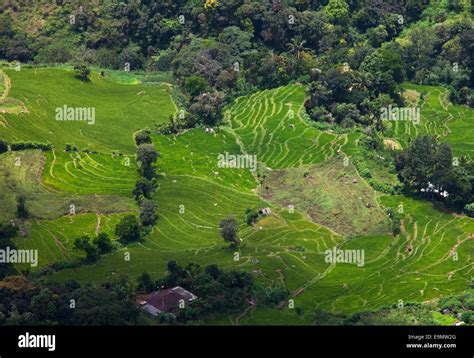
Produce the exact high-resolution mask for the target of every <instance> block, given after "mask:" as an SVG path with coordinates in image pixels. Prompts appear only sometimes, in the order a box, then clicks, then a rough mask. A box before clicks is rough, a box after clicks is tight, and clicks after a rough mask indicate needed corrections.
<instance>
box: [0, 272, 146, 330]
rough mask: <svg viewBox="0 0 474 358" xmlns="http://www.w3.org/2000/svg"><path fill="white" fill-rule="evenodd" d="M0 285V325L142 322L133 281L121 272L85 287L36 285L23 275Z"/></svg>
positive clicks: (13, 277)
mask: <svg viewBox="0 0 474 358" xmlns="http://www.w3.org/2000/svg"><path fill="white" fill-rule="evenodd" d="M2 266H4V265H2ZM0 286H1V288H0V324H2V325H14V326H18V325H20V326H23V325H30V326H31V325H72V326H84V325H95V326H109V325H122V326H123V325H136V324H143V322H142V321H140V311H139V309H138V307H137V305H136V303H135V301H134V297H133V284H132V282H131V281H130V280H129V279H128V278H127V277H126V276H124V275H122V274H118V275H116V276H115V277H114V278H113V279H112V280H109V281H107V282H104V283H102V284H100V285H86V286H81V285H80V284H79V283H78V282H76V281H67V282H64V283H54V284H44V285H41V286H39V285H37V284H35V283H33V282H31V281H30V280H29V279H28V278H27V277H25V276H10V277H8V278H5V279H4V280H3V281H2V282H1V285H0Z"/></svg>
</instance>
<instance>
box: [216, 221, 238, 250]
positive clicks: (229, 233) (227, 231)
mask: <svg viewBox="0 0 474 358" xmlns="http://www.w3.org/2000/svg"><path fill="white" fill-rule="evenodd" d="M219 228H220V231H221V236H222V238H223V239H224V241H225V242H228V243H230V246H238V245H239V244H240V239H239V236H238V230H239V223H238V222H237V220H235V218H234V217H232V216H230V217H228V218H226V219H223V220H222V221H221V222H220V223H219Z"/></svg>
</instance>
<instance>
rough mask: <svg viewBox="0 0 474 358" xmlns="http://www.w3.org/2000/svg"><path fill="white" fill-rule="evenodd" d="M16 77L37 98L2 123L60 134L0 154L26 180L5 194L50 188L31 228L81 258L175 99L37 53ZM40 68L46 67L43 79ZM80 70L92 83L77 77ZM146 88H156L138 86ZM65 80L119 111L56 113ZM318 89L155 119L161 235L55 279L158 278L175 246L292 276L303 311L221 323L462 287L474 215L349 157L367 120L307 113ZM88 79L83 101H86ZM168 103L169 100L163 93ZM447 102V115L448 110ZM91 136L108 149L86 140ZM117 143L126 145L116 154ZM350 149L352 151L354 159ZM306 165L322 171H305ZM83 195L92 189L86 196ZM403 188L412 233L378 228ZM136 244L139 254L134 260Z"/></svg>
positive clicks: (43, 260) (188, 254)
mask: <svg viewBox="0 0 474 358" xmlns="http://www.w3.org/2000/svg"><path fill="white" fill-rule="evenodd" d="M35 76H40V77H35ZM11 78H12V93H13V94H15V96H16V97H17V98H21V99H22V101H24V102H25V104H26V106H27V107H28V110H29V113H24V114H20V115H18V116H15V115H12V114H5V115H2V117H1V123H3V125H1V124H0V125H1V127H0V134H1V137H4V138H6V139H8V140H13V139H15V140H19V139H25V140H41V141H47V140H49V141H51V142H52V143H53V144H54V146H55V148H54V150H53V151H51V152H46V153H40V152H37V151H32V152H30V151H25V152H21V153H5V154H2V155H1V156H0V164H2V165H4V166H5V168H9V171H10V172H11V174H9V175H7V176H9V177H10V178H12V180H11V182H12V183H15V184H12V183H10V184H8V185H7V186H5V187H8V188H9V189H8V191H6V193H7V194H6V195H4V196H3V197H2V200H5V201H6V202H8V203H9V204H8V205H9V206H8V208H9V209H8V211H9V212H14V209H13V208H14V205H15V202H14V194H15V193H16V192H18V188H22V189H21V190H22V191H24V192H25V193H26V194H27V196H28V197H29V198H30V199H31V201H32V202H33V198H36V201H34V204H32V205H34V206H33V207H32V211H33V212H34V214H35V216H38V217H40V218H34V219H32V220H29V221H28V222H27V223H26V225H25V226H24V228H23V229H24V236H23V237H21V238H19V239H18V240H17V243H18V245H19V246H20V247H22V248H23V247H24V248H39V249H40V265H39V266H40V268H42V267H44V266H45V265H48V264H51V263H54V262H64V261H66V262H71V261H74V260H75V259H77V258H78V253H77V252H74V251H73V250H72V242H73V240H74V238H75V237H77V236H80V235H83V234H89V235H93V234H94V233H95V232H98V230H103V231H105V232H108V233H110V234H112V230H113V226H114V224H115V223H116V222H117V221H118V220H119V219H120V217H121V216H122V215H124V214H125V213H129V212H134V211H136V208H134V206H133V202H132V203H131V200H132V199H131V191H132V188H133V185H134V182H135V180H136V178H137V174H136V167H135V165H134V164H133V162H134V160H131V161H130V163H131V164H130V166H127V165H125V163H124V161H125V159H126V157H130V158H131V159H133V157H132V156H133V151H132V149H133V140H132V134H133V132H134V131H135V130H138V129H140V128H143V127H147V126H149V127H152V124H153V121H154V120H155V119H156V120H164V119H165V118H166V117H164V116H165V115H167V114H168V113H170V111H172V110H173V108H174V106H173V105H172V103H171V102H170V98H169V95H168V92H167V91H166V88H167V86H165V85H160V86H157V87H150V88H148V87H147V88H146V89H143V88H141V86H140V85H135V86H124V85H117V84H113V83H108V82H106V80H104V79H100V78H98V77H97V76H96V75H94V76H93V81H92V83H88V84H84V85H81V84H77V82H78V81H77V80H76V79H75V78H74V77H73V75H72V73H70V72H65V71H61V70H51V71H48V70H46V69H37V70H35V69H27V70H25V72H20V73H18V74H17V73H12V74H11ZM39 78H41V79H42V81H45V84H43V86H41V85H40V83H39V82H40V81H39ZM53 85H54V86H53ZM63 86H64V88H63ZM77 86H84V88H81V91H79V90H78V87H77ZM87 86H88V87H87ZM101 86H104V87H103V88H102V89H101ZM53 87H54V90H53ZM102 90H104V93H109V92H108V91H109V90H110V91H111V93H112V94H111V95H110V96H111V97H114V99H112V98H109V97H107V96H108V95H107V96H105V97H104V96H102V97H101V95H100V93H101V91H102ZM142 90H144V91H146V92H147V94H143V93H142V94H140V95H139V94H138V93H140V92H141V91H142ZM55 91H60V92H61V93H66V94H67V95H68V96H71V97H70V100H68V103H69V102H70V103H71V104H74V103H77V104H81V105H83V104H82V103H89V102H88V101H91V102H90V103H95V104H96V105H97V113H99V112H100V111H99V109H100V110H101V111H102V110H103V111H104V112H103V113H108V114H104V117H98V118H97V126H92V125H91V126H87V124H81V125H79V124H73V123H71V126H69V125H70V123H57V122H56V121H54V117H51V114H52V112H51V111H52V110H53V109H51V108H52V107H53V106H54V105H59V102H57V100H56V99H55ZM304 91H305V89H304V87H303V86H299V85H289V86H285V87H280V88H277V89H274V90H267V91H262V92H258V93H255V94H254V95H251V96H248V97H241V98H239V99H237V100H236V102H235V103H234V104H233V105H232V106H230V107H229V108H228V112H227V119H228V120H229V124H230V127H221V128H216V131H215V133H207V132H206V131H205V130H204V129H202V128H196V129H192V130H188V131H185V132H184V133H181V134H180V135H178V136H174V135H172V136H171V135H170V136H165V135H158V134H154V135H153V136H152V139H153V143H154V144H155V146H156V147H157V149H158V151H159V152H160V158H159V160H158V164H157V169H158V170H157V172H158V173H159V179H158V181H159V189H158V190H157V191H156V193H155V194H154V196H153V200H154V201H155V202H156V204H157V205H158V210H157V212H158V215H159V218H158V222H157V225H156V226H155V227H154V228H153V230H152V232H151V233H150V235H148V236H147V237H146V239H145V240H144V241H143V242H139V243H134V244H130V245H129V246H127V247H121V248H120V249H119V250H117V251H115V252H114V253H112V254H108V255H105V256H104V257H102V258H101V259H100V260H99V261H98V262H97V263H96V264H94V265H88V266H81V267H78V268H70V269H65V270H60V271H57V272H55V273H53V274H51V275H49V276H47V279H48V280H51V281H66V280H69V279H72V278H73V279H75V280H78V281H80V282H83V283H86V282H101V281H104V280H106V279H108V278H111V277H113V276H115V275H117V273H122V272H123V273H126V274H127V275H129V276H131V277H133V278H135V277H137V276H139V275H140V274H141V273H143V272H144V271H147V272H149V273H150V274H151V275H152V276H153V277H155V278H158V277H160V276H162V275H163V274H164V273H165V271H166V263H167V262H168V261H169V260H171V259H173V260H176V261H177V262H178V263H180V264H182V265H186V264H188V263H189V262H195V263H199V264H201V265H203V266H204V265H208V264H218V265H219V266H220V267H223V268H236V269H240V270H245V271H247V272H250V273H251V274H252V275H254V277H255V279H256V280H257V282H259V283H261V284H263V285H265V286H266V287H271V286H272V285H284V286H285V287H287V288H288V289H289V290H290V291H291V294H292V299H293V300H294V302H295V307H299V308H301V313H300V314H297V313H296V310H294V309H291V308H289V307H287V306H286V305H284V306H282V307H280V309H276V308H268V307H265V306H261V305H257V307H256V308H253V309H251V310H249V311H248V312H246V314H245V315H243V316H241V317H240V318H239V320H237V316H236V317H219V319H218V321H217V323H221V324H236V323H239V324H283V323H285V324H309V323H311V322H312V321H313V318H314V310H315V309H316V308H318V307H319V308H323V309H325V310H328V311H331V312H346V313H348V312H357V311H360V310H363V309H367V310H369V309H376V308H379V307H382V306H387V305H394V304H398V303H399V302H400V300H402V302H404V303H406V302H423V301H428V300H432V299H434V298H437V297H440V296H442V295H446V294H450V293H455V292H461V291H462V290H464V289H465V287H466V284H467V282H468V281H469V279H470V277H471V276H472V270H473V266H472V255H473V253H474V241H473V240H472V235H471V233H472V232H474V224H473V222H472V219H469V218H466V217H458V216H455V215H452V214H450V213H442V212H439V211H438V210H436V209H435V208H432V207H431V204H429V203H427V202H422V201H415V200H412V199H408V198H406V197H403V196H387V195H383V194H381V193H379V192H374V191H373V189H371V188H370V187H369V186H368V185H367V183H366V182H365V181H364V179H362V178H361V177H358V176H357V173H356V172H355V169H354V167H353V166H352V164H350V158H351V155H352V154H353V153H355V152H356V151H357V138H358V136H359V134H357V133H354V134H342V135H338V134H335V133H329V132H322V131H320V130H318V129H316V128H314V127H311V126H310V125H308V124H307V123H306V122H305V120H304V118H303V116H304V115H303V112H302V108H303V107H302V105H303V100H304ZM82 95H84V98H85V99H84V101H85V102H81V101H80V99H81V96H82ZM74 99H76V102H74V101H73V100H74ZM109 100H111V101H115V102H109ZM160 103H164V105H163V108H164V109H162V107H161V105H160ZM150 108H154V109H155V111H156V113H155V112H154V111H151V110H150ZM449 108H451V106H449V107H448V109H449ZM135 109H137V111H135ZM291 110H293V111H294V112H293V114H291V113H292V112H291ZM121 111H123V113H124V117H123V118H122V117H121V114H120V113H121ZM117 113H118V114H117ZM439 113H440V116H441V115H442V113H441V110H440V112H439ZM125 114H126V115H125ZM468 115H470V114H466V116H468ZM467 118H468V117H461V116H455V118H453V120H452V121H450V122H449V128H459V129H456V130H454V129H453V130H452V134H453V136H454V135H456V136H459V137H458V138H461V133H462V126H463V124H462V123H463V122H464V121H465V120H467ZM101 120H103V122H102V123H101V124H100V125H99V123H100V121H101ZM62 125H66V126H65V127H62ZM29 126H32V127H31V128H30V127H29ZM109 127H110V128H109ZM94 128H95V129H94ZM433 128H441V126H435V125H433V126H428V127H427V129H426V130H427V131H432V130H433ZM401 129H402V128H401V127H399V128H398V129H396V130H397V131H398V130H400V131H401ZM81 133H82V134H81ZM393 137H394V138H395V139H396V140H399V141H401V142H402V143H403V141H404V140H405V137H404V136H403V135H402V134H400V133H398V132H394V133H393ZM452 138H453V140H454V137H452ZM66 143H73V144H76V145H78V146H79V149H80V150H79V151H78V152H64V150H63V149H64V145H65V144H66ZM459 143H460V144H459V150H460V151H465V152H468V151H469V150H470V149H469V144H467V145H466V147H465V148H463V147H462V146H461V142H459ZM468 143H469V142H468ZM86 146H87V147H89V148H91V149H94V150H97V152H98V153H96V154H91V153H86V152H84V151H82V150H81V149H82V148H83V147H86ZM114 149H119V151H121V152H122V155H119V154H113V153H112V150H114ZM226 152H228V153H230V154H253V155H257V158H258V161H259V162H260V164H261V166H262V167H265V168H264V169H265V170H266V171H267V172H266V173H267V179H268V181H269V183H272V182H273V183H275V184H276V183H277V181H278V180H283V182H284V178H285V177H283V178H282V177H279V176H278V175H277V174H278V173H279V171H284V172H285V175H288V177H292V176H295V177H298V180H299V181H300V182H301V183H304V185H306V186H307V187H305V190H301V191H300V190H297V189H298V188H284V185H283V184H285V183H283V184H282V183H280V184H281V185H278V186H277V185H275V186H273V187H272V186H271V185H269V190H270V191H271V190H276V189H279V190H281V189H282V188H283V189H285V190H287V191H282V192H280V194H281V193H283V194H284V195H283V194H281V195H282V196H281V197H279V198H276V197H277V196H278V195H280V194H278V195H277V194H275V198H276V199H278V200H276V199H275V198H271V197H269V196H267V195H266V194H265V191H262V190H264V189H262V187H261V185H260V183H259V181H258V178H257V177H256V176H255V174H254V173H251V172H250V171H249V170H248V169H246V168H239V169H237V168H220V167H219V166H218V155H219V154H224V153H226ZM15 155H21V156H22V160H23V163H24V166H23V167H20V168H19V169H20V170H19V171H17V172H13V169H14V168H13V166H14V165H13V164H12V163H13V161H14V159H15ZM346 157H347V158H349V164H348V167H345V166H344V165H342V166H341V163H342V162H343V161H344V158H346ZM262 164H264V165H262ZM267 168H270V169H267ZM345 168H348V169H347V170H348V173H347V175H348V176H347V178H346V177H344V170H346V169H345ZM17 169H18V168H17ZM5 172H6V171H5ZM306 172H308V173H309V175H306V176H305V173H306ZM2 173H4V171H3V170H2ZM272 175H273V176H274V177H272ZM356 176H357V178H356ZM353 179H356V180H357V183H355V182H353ZM325 180H332V181H333V182H332V183H324V181H325ZM5 182H6V183H9V181H8V180H6V179H5ZM308 182H309V184H308ZM340 182H347V184H344V185H347V186H346V187H344V188H343V189H341V188H339V186H340V185H339V184H340ZM0 185H2V184H0ZM302 185H303V184H302ZM324 185H325V186H326V187H327V188H331V189H332V190H333V192H332V194H334V195H332V194H331V197H329V198H328V197H327V195H326V194H327V193H326V192H323V191H321V190H317V189H318V187H320V186H324ZM289 189H291V190H289ZM351 193H352V194H353V195H351ZM261 194H263V195H261ZM323 194H324V195H326V197H324V195H323ZM0 195H3V191H2V192H1V194H0ZM298 195H301V197H299V198H298V197H297V196H298ZM305 195H308V196H309V197H310V198H311V200H312V201H313V202H314V203H315V205H314V206H313V207H311V208H310V207H309V206H308V205H309V204H311V203H309V204H308V200H307V199H308V198H307V197H306V196H305ZM287 196H289V197H290V198H291V199H298V200H300V202H296V205H294V210H292V209H290V208H289V207H288V205H287V204H288V202H287V201H288V200H289V199H288V197H287ZM359 196H361V197H362V198H363V200H362V199H359ZM91 198H96V200H97V201H95V202H94V201H93V200H92V199H91ZM335 198H337V200H335ZM59 199H61V200H62V201H61V200H59ZM53 200H58V202H57V204H55V205H56V206H53V207H54V208H56V209H54V210H52V209H51V212H49V213H43V214H41V213H42V210H43V211H46V209H45V208H51V207H52V206H51V205H52V204H51V202H53ZM81 200H82V201H81ZM76 202H78V203H79V204H78V205H77V206H78V207H79V209H80V210H79V213H78V214H76V215H74V216H72V215H71V216H70V215H67V209H68V207H69V205H70V204H71V203H76ZM85 202H88V203H90V205H89V206H88V207H86V206H82V205H85V204H83V203H85ZM368 203H370V208H368V207H367V204H368ZM344 204H346V205H344ZM400 204H402V207H403V213H402V220H403V225H402V232H401V234H400V235H398V236H397V237H393V236H392V235H391V234H388V233H387V232H386V231H387V230H385V229H384V228H383V229H380V230H376V231H375V232H374V231H371V232H367V231H366V230H364V229H365V227H364V225H369V224H367V223H368V222H371V221H370V220H372V219H373V220H376V221H377V222H380V223H382V224H383V225H385V224H387V222H388V218H387V216H386V215H385V213H384V207H391V208H394V209H398V208H399V207H400ZM115 205H119V206H120V210H118V209H117V207H116V206H115ZM262 207H269V208H270V209H271V211H272V214H271V215H268V216H265V217H263V218H262V219H260V220H259V221H258V222H257V223H256V224H255V225H252V226H248V225H247V224H245V221H244V217H245V210H246V209H247V208H253V209H258V208H262ZM308 213H313V215H309V214H308ZM65 214H66V215H65ZM229 215H233V216H235V218H236V219H237V220H238V221H239V223H240V227H239V236H240V238H241V239H242V244H241V246H240V247H239V249H238V250H231V249H229V248H228V245H227V244H226V243H224V242H223V240H222V238H221V237H220V234H219V228H218V226H219V222H220V221H221V220H222V219H223V218H226V217H228V216H229ZM338 215H339V216H340V217H344V218H346V219H347V220H351V222H345V223H344V225H343V226H344V227H343V228H342V230H338V229H340V228H338V227H335V226H333V224H334V223H336V222H337V220H339V218H338ZM370 225H372V224H370ZM383 225H381V227H382V226H383ZM408 247H411V250H409V249H408ZM334 248H340V249H350V250H363V251H364V253H365V264H364V265H363V266H360V267H359V266H357V265H354V264H349V263H337V264H335V263H328V262H326V260H325V256H326V255H325V251H326V250H328V249H330V250H332V249H334ZM236 251H237V253H238V255H236ZM454 252H456V253H457V255H453V253H454ZM125 254H130V260H126V259H125V257H128V256H126V255H125ZM454 257H456V258H457V259H456V260H454ZM239 316H240V315H239ZM237 321H238V322H237ZM213 323H215V322H213Z"/></svg>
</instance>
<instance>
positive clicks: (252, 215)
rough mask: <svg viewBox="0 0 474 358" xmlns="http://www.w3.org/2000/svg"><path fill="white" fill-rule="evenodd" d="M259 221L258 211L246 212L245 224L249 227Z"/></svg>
mask: <svg viewBox="0 0 474 358" xmlns="http://www.w3.org/2000/svg"><path fill="white" fill-rule="evenodd" d="M257 221H258V211H257V210H255V209H250V208H249V209H247V210H245V222H246V223H247V225H252V224H255V223H256V222H257Z"/></svg>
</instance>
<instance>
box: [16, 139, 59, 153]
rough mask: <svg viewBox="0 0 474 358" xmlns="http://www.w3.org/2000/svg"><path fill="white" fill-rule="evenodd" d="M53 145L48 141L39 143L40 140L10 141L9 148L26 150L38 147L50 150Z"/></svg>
mask: <svg viewBox="0 0 474 358" xmlns="http://www.w3.org/2000/svg"><path fill="white" fill-rule="evenodd" d="M52 147H53V146H52V145H51V144H50V143H41V142H32V141H24V142H15V143H12V145H11V149H12V150H27V149H40V150H43V151H47V150H51V148H52Z"/></svg>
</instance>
